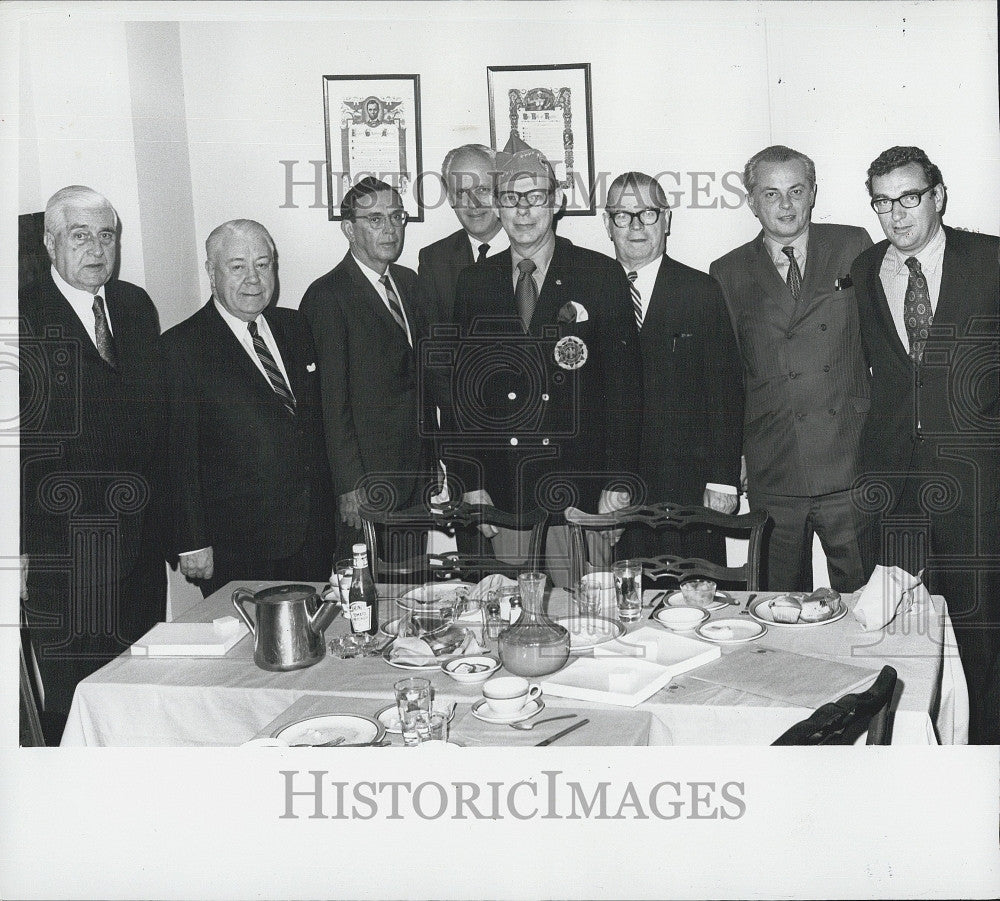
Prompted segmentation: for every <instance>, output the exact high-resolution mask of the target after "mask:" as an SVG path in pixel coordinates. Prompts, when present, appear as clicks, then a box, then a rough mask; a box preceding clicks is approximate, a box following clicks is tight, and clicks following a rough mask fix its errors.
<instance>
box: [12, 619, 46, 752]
mask: <svg viewBox="0 0 1000 901" xmlns="http://www.w3.org/2000/svg"><path fill="white" fill-rule="evenodd" d="M30 653H31V646H30V642H29V639H28V630H27V629H26V628H24V627H23V626H22V628H21V642H20V645H19V647H18V654H19V655H20V663H19V670H20V674H19V680H18V681H19V687H20V691H19V694H20V698H19V713H20V716H19V720H18V727H19V728H18V734H19V737H20V745H21V747H22V748H39V747H43V746H44V745H45V735H44V733H43V732H42V721H41V718H40V717H39V715H38V691H37V687H36V684H35V680H34V679H33V678H32V673H31V671H30V670H29V668H28V655H29V654H30Z"/></svg>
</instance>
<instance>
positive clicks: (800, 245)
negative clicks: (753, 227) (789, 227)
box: [764, 228, 809, 282]
mask: <svg viewBox="0 0 1000 901" xmlns="http://www.w3.org/2000/svg"><path fill="white" fill-rule="evenodd" d="M764 246H765V247H766V248H767V252H768V253H769V254H770V255H771V261H772V262H773V263H774V268H775V269H777V270H778V275H780V276H781V280H782V281H783V282H787V281H788V267H789V266H790V265H791V264H790V263H789V262H788V255H787V254H786V253H785V251H784V249H783V248H785V247H788V246H791V248H792V250H793V251H794V253H795V262H796V263H798V264H799V275H801V276H802V281H805V280H806V250H807V249H808V247H809V229H808V228H807V229H806V230H805V231H804V232H802V234H801V235H799V236H798V237H797V238H796V239H795V240H794V241H792V243H791V245H788V244H779V243H778V242H777V241H775V240H774V239H773V238H771V237H769V236H768V235H764Z"/></svg>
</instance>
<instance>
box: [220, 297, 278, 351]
mask: <svg viewBox="0 0 1000 901" xmlns="http://www.w3.org/2000/svg"><path fill="white" fill-rule="evenodd" d="M212 303H214V304H215V309H217V310H218V311H219V315H220V316H221V317H222V321H223V322H225V323H226V325H228V326H229V327H230V328H231V329H232V330H233V334H234V335H236V337H237V338H239V339H240V341H243V340H244V339H249V336H250V329H249V328H247V326H248V325H249V324H250V323H249V322H244V321H243V320H242V319H240V318H239V317H238V316H234V315H233V314H232V313H230V312H229V310H227V309H226V308H225V307H224V306H223V305H222V304H221V303H219V298H217V297H216V296H215V295H214V294H213V295H212ZM252 321H253V322H256V323H257V328H258V330H259V331H261V332H263V331H270V329H269V328H268V327H267V320H266V319H265V318H264V314H263V313H261V314H259V315H258V316H257V318H256V319H254V320H252Z"/></svg>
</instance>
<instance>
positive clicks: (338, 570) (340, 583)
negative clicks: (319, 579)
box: [330, 558, 354, 616]
mask: <svg viewBox="0 0 1000 901" xmlns="http://www.w3.org/2000/svg"><path fill="white" fill-rule="evenodd" d="M353 575H354V561H353V560H351V559H350V558H348V559H344V560H338V561H337V562H336V563H335V564H334V567H333V577H332V578H331V579H330V581H331V582H333V581H334V579H336V580H337V581H336V582H334V584H335V585H336V586H337V588H338V589H339V591H340V606H341V608H342V609H343V611H344V615H345V616H349V613H348V609H347V608H348V604H349V603H350V598H351V578H352V577H353Z"/></svg>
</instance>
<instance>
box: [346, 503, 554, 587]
mask: <svg viewBox="0 0 1000 901" xmlns="http://www.w3.org/2000/svg"><path fill="white" fill-rule="evenodd" d="M360 513H361V521H362V524H363V526H364V534H365V544H367V545H368V559H369V560H370V561H371V566H372V576H373V578H374V579H375V581H377V582H413V581H425V580H429V579H449V578H460V579H462V580H464V581H467V582H478V581H480V580H481V579H482V578H484V577H485V576H488V575H491V574H493V573H500V574H502V575H505V576H509V577H510V578H512V579H516V578H517V575H518V573H521V572H525V571H526V570H529V569H530V570H537V569H539V567H540V566H541V563H542V548H543V546H544V544H545V532H546V528H547V526H548V522H549V513H548V511H547V510H544V509H542V508H538V509H536V510H532V511H530V512H528V513H521V514H515V513H507V512H505V511H503V510H499V509H497V508H496V507H491V506H489V505H487V504H466V503H458V504H445V505H441V506H435V505H431V506H424V505H420V506H416V507H409V508H407V509H405V510H393V511H391V512H385V511H379V510H376V509H374V508H371V507H367V506H364V505H362V507H361V510H360ZM484 523H485V524H487V525H491V526H497V527H499V528H503V529H511V530H514V531H518V532H527V531H529V530H530V532H531V534H530V536H529V540H528V556H527V559H526V560H524V561H523V562H520V563H507V562H504V561H501V560H498V559H497V558H496V556H495V555H494V554H491V553H490V554H485V555H473V554H459V553H456V552H450V553H447V554H426V553H418V554H413V555H410V556H408V557H406V558H404V559H402V560H387V559H386V555H384V554H381V553H380V549H379V531H380V528H379V527H382V529H384V530H389V531H391V530H397V529H398V530H408V531H411V532H417V533H419V532H420V531H429V530H434V531H438V532H444V533H445V534H446V535H454V534H455V529H456V527H459V526H479V525H482V524H484ZM490 548H492V543H490Z"/></svg>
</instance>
